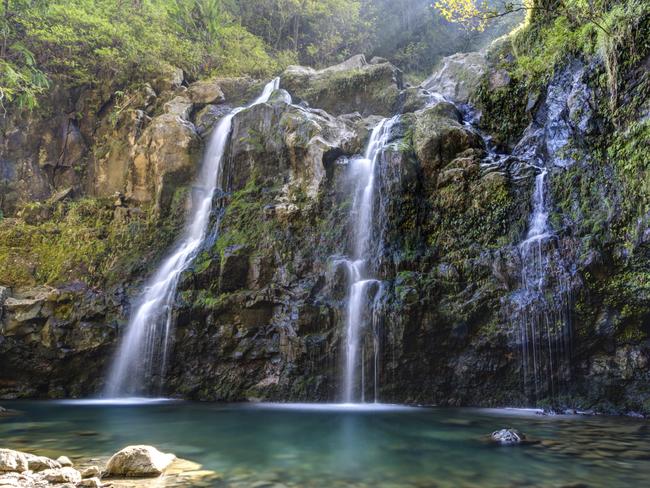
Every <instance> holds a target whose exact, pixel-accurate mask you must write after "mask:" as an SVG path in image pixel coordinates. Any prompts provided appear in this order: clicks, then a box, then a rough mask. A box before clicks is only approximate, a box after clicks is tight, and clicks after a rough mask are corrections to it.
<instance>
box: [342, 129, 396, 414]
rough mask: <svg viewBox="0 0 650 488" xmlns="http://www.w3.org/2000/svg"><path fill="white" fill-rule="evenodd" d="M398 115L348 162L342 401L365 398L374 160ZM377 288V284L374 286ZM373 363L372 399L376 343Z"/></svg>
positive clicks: (377, 130)
mask: <svg viewBox="0 0 650 488" xmlns="http://www.w3.org/2000/svg"><path fill="white" fill-rule="evenodd" d="M398 119H399V116H395V117H392V118H386V119H382V120H381V122H379V123H378V124H377V125H376V126H375V127H374V129H373V130H372V133H371V135H370V139H369V141H368V145H367V146H366V151H365V154H364V156H363V158H355V159H352V160H351V161H350V175H349V177H350V178H351V180H352V181H353V192H354V196H353V201H352V209H351V214H350V215H351V223H352V225H353V229H352V232H353V248H352V259H350V260H347V261H346V263H347V266H348V270H349V275H350V288H349V291H348V306H347V311H346V314H347V315H346V329H345V333H346V336H345V364H344V369H343V391H342V398H343V401H344V402H345V403H354V402H358V401H362V402H363V401H365V393H364V390H365V388H364V386H365V385H364V382H365V370H364V367H363V359H362V358H361V353H362V344H361V335H362V333H363V331H364V330H365V328H366V327H367V325H368V322H369V320H368V319H369V316H372V312H371V310H370V309H371V306H372V305H371V303H372V300H371V298H370V294H371V287H372V286H373V285H379V281H378V280H377V279H375V278H373V270H372V269H371V253H372V240H373V222H374V212H373V210H374V196H375V173H376V169H377V163H378V161H379V160H380V158H381V155H382V154H383V151H384V149H385V147H386V146H387V144H388V141H389V139H390V133H391V129H392V127H393V125H395V123H396V122H397V120H398ZM377 288H379V286H377ZM376 342H377V341H376V340H375V341H373V343H374V345H373V347H375V355H374V357H375V362H374V372H373V375H374V380H373V389H374V401H377V360H376V358H377V347H378V346H377V344H376Z"/></svg>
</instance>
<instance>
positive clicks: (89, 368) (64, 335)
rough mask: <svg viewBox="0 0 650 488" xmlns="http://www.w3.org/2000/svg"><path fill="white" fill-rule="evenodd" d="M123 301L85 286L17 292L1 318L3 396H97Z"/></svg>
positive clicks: (7, 303)
mask: <svg viewBox="0 0 650 488" xmlns="http://www.w3.org/2000/svg"><path fill="white" fill-rule="evenodd" d="M118 297H119V295H113V296H111V295H108V294H106V295H104V294H101V293H98V292H96V291H92V290H90V289H89V288H88V287H86V286H85V285H83V284H81V283H77V284H73V285H69V286H67V287H62V288H49V287H41V288H35V289H26V290H19V291H16V292H12V294H11V295H9V296H8V297H7V298H6V299H5V301H4V306H3V307H2V308H3V314H2V317H1V318H0V365H1V366H2V369H1V371H2V372H1V373H0V378H1V379H2V387H1V388H0V395H2V396H3V397H4V398H22V397H42V396H49V397H53V398H60V397H62V396H71V395H75V396H79V395H85V394H87V393H88V392H90V391H93V390H96V389H97V385H98V384H99V383H100V382H101V381H102V378H101V375H100V371H102V370H103V369H104V367H105V362H106V360H107V359H108V356H109V352H110V349H111V345H112V342H113V341H114V339H115V336H116V332H115V328H116V320H117V318H118V317H119V316H120V315H121V313H122V312H121V306H122V304H121V303H120V299H119V298H118ZM84 383H85V384H84Z"/></svg>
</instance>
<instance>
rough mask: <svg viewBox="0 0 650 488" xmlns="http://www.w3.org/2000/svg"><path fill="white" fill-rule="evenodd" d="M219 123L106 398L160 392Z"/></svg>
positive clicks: (225, 134)
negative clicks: (183, 220) (195, 193)
mask: <svg viewBox="0 0 650 488" xmlns="http://www.w3.org/2000/svg"><path fill="white" fill-rule="evenodd" d="M279 83H280V79H279V78H276V79H274V80H272V81H271V82H269V83H268V84H267V85H266V86H265V87H264V90H263V91H262V93H261V95H260V96H259V97H258V98H257V99H256V100H255V101H254V102H253V103H251V104H250V105H248V106H249V107H250V106H253V105H257V104H259V103H264V102H266V101H268V99H269V97H270V96H271V94H272V93H273V91H274V90H276V89H277V88H278V86H279ZM245 108H247V107H239V108H236V109H234V110H232V111H231V112H230V113H229V114H228V115H226V116H225V117H223V118H222V119H221V120H220V121H219V123H218V124H217V126H216V127H215V129H214V130H213V132H212V134H211V136H210V140H209V142H208V146H207V149H206V152H205V155H204V157H203V163H202V166H201V169H200V172H199V175H198V178H197V183H196V186H197V187H198V188H199V189H200V190H199V191H200V194H199V197H198V198H197V200H198V201H197V202H196V203H195V204H194V205H193V208H192V211H191V214H190V215H189V219H188V221H187V224H186V226H185V230H184V231H183V234H182V236H181V238H180V240H179V241H178V243H177V245H176V247H175V248H174V251H173V252H172V253H171V254H170V255H169V257H167V258H166V259H165V260H164V261H163V262H162V264H161V265H160V267H159V268H158V270H157V271H156V272H155V273H154V275H153V276H152V277H151V278H150V279H149V281H148V283H147V285H146V286H145V288H144V293H143V295H142V297H141V300H140V303H139V305H138V307H137V309H136V311H135V313H134V314H133V315H132V316H131V320H130V321H129V325H128V327H127V331H126V335H125V336H124V337H123V338H122V340H121V342H120V345H119V347H118V350H117V353H116V355H115V358H114V360H113V364H112V366H111V369H110V372H109V377H108V381H107V385H106V389H105V395H106V396H108V397H122V396H128V395H134V394H145V393H147V392H148V391H149V389H150V388H151V387H152V386H155V385H156V384H157V386H158V388H160V387H161V386H162V381H163V378H164V376H165V369H166V367H167V360H168V358H167V355H168V350H169V342H170V335H171V331H172V325H173V324H172V309H173V303H174V298H175V296H176V288H177V285H178V280H179V277H180V275H181V273H182V272H183V271H184V270H185V269H186V268H187V267H188V266H189V265H190V263H191V262H192V261H193V259H194V258H195V257H196V255H197V254H198V252H199V251H200V249H201V247H202V246H203V243H204V240H205V238H206V233H207V230H208V224H209V222H210V216H211V214H212V200H213V197H214V195H215V192H216V190H217V189H218V188H219V185H220V183H221V176H222V169H223V164H222V160H223V155H224V152H225V150H226V146H227V145H228V140H229V137H230V132H231V128H232V119H233V117H234V115H235V114H237V113H238V112H240V111H242V110H244V109H245Z"/></svg>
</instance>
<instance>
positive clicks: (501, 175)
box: [0, 56, 650, 412]
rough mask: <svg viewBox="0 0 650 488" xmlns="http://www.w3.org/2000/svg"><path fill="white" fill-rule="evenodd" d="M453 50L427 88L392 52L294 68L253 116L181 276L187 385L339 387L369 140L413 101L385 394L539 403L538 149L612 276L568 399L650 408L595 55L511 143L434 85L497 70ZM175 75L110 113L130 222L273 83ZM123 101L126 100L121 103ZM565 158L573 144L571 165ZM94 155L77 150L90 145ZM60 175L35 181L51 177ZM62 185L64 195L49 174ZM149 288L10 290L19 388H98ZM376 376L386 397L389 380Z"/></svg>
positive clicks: (98, 172) (2, 336) (8, 313)
mask: <svg viewBox="0 0 650 488" xmlns="http://www.w3.org/2000/svg"><path fill="white" fill-rule="evenodd" d="M474 61H476V63H475V62H474ZM446 63H447V65H448V68H447V70H445V69H443V70H442V71H441V72H440V73H438V74H437V75H436V76H435V77H434V78H435V79H433V80H429V82H428V88H427V93H425V92H424V88H422V87H420V88H413V89H407V90H405V91H403V92H402V93H401V94H400V93H399V88H400V82H399V73H398V72H396V71H395V69H394V68H393V67H392V66H390V65H389V64H388V63H386V62H384V61H382V60H376V62H374V63H373V62H371V63H367V62H366V61H365V59H363V58H362V57H355V58H352V59H351V60H348V61H347V62H345V63H343V64H342V65H339V66H335V67H332V68H330V69H327V70H320V71H314V70H309V69H305V68H290V69H289V70H288V71H287V73H285V75H283V79H282V86H283V88H284V89H286V91H284V90H278V91H276V92H275V93H274V94H273V95H272V96H271V97H270V99H269V102H268V103H265V104H260V105H256V106H255V107H252V108H250V109H246V110H243V111H241V112H239V113H237V114H236V115H235V116H234V118H233V126H232V134H231V139H230V143H229V147H228V149H227V154H226V158H225V160H224V161H225V166H224V173H223V175H222V178H223V182H222V186H223V192H220V193H219V194H218V195H217V196H216V198H215V210H218V211H215V218H214V221H213V222H212V223H211V227H210V231H211V232H210V238H209V239H208V240H207V241H206V244H205V247H204V249H202V250H201V253H200V254H199V256H197V258H196V261H195V262H194V263H193V265H192V266H191V267H190V268H189V269H188V270H186V271H185V273H184V274H183V276H182V278H181V283H180V286H179V290H180V291H179V294H178V299H177V305H176V309H175V311H174V318H175V323H176V330H175V337H174V340H175V343H174V350H173V353H172V356H171V363H170V366H169V372H168V378H167V380H166V382H165V384H166V385H167V392H166V393H167V394H174V395H181V396H185V397H189V398H194V399H201V400H258V399H265V400H282V401H289V400H295V401H297V400H309V401H318V400H322V401H336V400H339V399H340V396H339V393H338V388H339V385H340V378H341V365H342V357H341V356H342V351H343V350H344V349H343V348H344V339H343V337H344V335H345V331H344V324H345V314H346V293H347V289H348V286H349V278H350V277H349V276H348V273H347V270H346V268H345V266H342V265H341V262H342V260H341V258H342V257H343V256H349V254H350V252H351V245H352V242H351V241H352V238H351V236H352V235H353V234H352V233H353V232H354V229H353V228H352V223H351V222H350V217H349V209H350V206H351V205H352V187H351V184H350V179H349V177H348V176H349V175H348V172H349V171H350V166H351V165H350V159H351V158H354V157H358V156H359V155H360V154H362V153H363V151H364V148H365V145H366V142H367V140H368V137H369V134H370V131H371V130H372V128H373V127H374V126H375V125H376V124H377V123H378V122H379V121H380V120H381V115H387V114H392V113H393V111H394V110H395V107H402V108H403V109H404V114H403V115H402V117H401V118H400V121H399V122H398V123H396V124H395V125H394V127H393V129H392V133H391V134H390V137H389V139H390V143H391V145H390V147H389V148H388V149H387V150H386V151H385V154H384V156H383V157H382V160H381V162H380V163H379V164H378V166H377V174H376V178H377V180H376V196H375V202H374V207H375V211H376V212H375V213H376V215H378V216H379V217H378V218H377V219H376V221H375V222H374V225H375V228H376V229H375V235H376V236H378V238H377V240H376V243H375V247H376V249H373V253H374V255H375V256H376V260H375V262H373V263H371V266H372V267H373V269H374V270H375V271H376V275H377V276H378V277H379V278H380V279H381V281H382V285H381V287H378V288H377V289H373V290H372V292H373V294H372V296H373V299H374V300H375V301H376V302H377V303H376V309H375V310H376V311H377V316H378V318H377V320H376V328H375V330H366V331H364V332H363V336H364V339H363V341H364V344H365V345H366V346H367V347H365V348H364V350H363V352H362V354H361V355H362V358H363V361H364V365H365V367H366V372H368V374H370V373H369V372H370V371H373V372H374V369H373V368H374V364H378V371H377V378H378V386H379V391H378V392H376V393H377V398H378V399H379V400H380V401H387V402H390V401H393V402H421V403H436V404H445V405H482V406H503V405H527V404H530V399H529V398H527V397H526V395H525V393H524V391H523V388H522V384H521V375H522V370H521V363H520V359H519V354H520V347H521V339H520V338H519V337H518V336H517V335H516V331H515V330H514V328H513V326H512V324H511V318H510V316H509V315H508V314H507V313H504V312H505V311H507V307H506V306H505V304H506V303H507V301H508V297H509V295H510V294H511V293H513V292H514V291H516V290H517V288H518V286H519V285H520V281H521V266H520V265H521V262H520V261H521V257H520V254H519V251H518V249H517V243H519V242H521V240H522V238H523V237H524V236H525V235H526V232H527V229H528V226H529V216H530V212H531V194H532V191H533V186H534V180H535V176H536V174H537V173H538V170H536V169H535V168H531V166H530V164H529V163H530V162H531V160H532V158H535V157H540V158H545V159H549V158H550V159H549V160H553V161H555V162H557V164H555V163H553V167H554V168H553V170H552V171H553V180H552V181H553V183H552V185H551V187H550V192H551V194H552V197H553V201H554V202H557V203H556V204H555V205H554V206H553V208H552V209H551V210H550V212H551V215H552V218H553V219H554V220H553V225H554V228H555V229H556V230H557V233H558V239H557V242H554V243H553V244H552V245H553V246H556V247H557V249H559V250H560V251H558V252H561V253H563V255H565V256H566V257H571V258H572V259H573V258H575V259H574V261H572V262H573V263H574V266H575V270H576V273H581V272H584V271H585V270H587V271H588V272H589V273H590V276H593V277H596V280H597V285H594V286H593V287H592V288H591V289H590V290H589V293H585V294H584V296H583V295H582V294H578V295H579V296H577V300H579V303H580V304H581V306H580V307H579V308H578V307H577V308H576V311H575V316H574V317H572V319H574V323H575V324H576V336H575V341H576V342H575V345H576V350H575V354H576V356H575V360H574V363H573V364H574V371H573V372H572V374H573V375H574V376H573V381H572V382H571V384H570V385H569V387H570V388H569V390H568V394H569V395H575V397H576V398H580V399H582V398H586V399H588V400H585V401H586V402H587V403H589V404H590V405H592V404H609V405H615V406H614V407H612V409H613V410H616V409H626V408H627V409H634V410H635V411H643V412H646V411H648V408H650V406H648V404H647V396H646V395H645V393H644V391H645V390H644V387H643V386H642V385H644V384H645V383H647V380H648V379H649V378H648V368H649V362H650V359H649V358H650V349H649V346H648V344H647V341H646V340H645V337H646V336H647V333H648V331H647V327H645V326H639V324H642V323H646V322H647V320H646V319H647V317H648V316H649V315H648V314H649V312H648V309H647V303H644V302H643V299H642V298H639V297H645V295H646V294H645V287H644V285H643V283H645V282H644V281H643V276H644V275H643V272H645V269H646V264H647V263H645V261H646V260H645V258H644V256H645V254H647V249H646V248H647V242H648V239H645V238H643V236H644V235H645V234H647V233H648V232H646V230H645V227H647V225H646V223H647V222H646V220H647V219H646V220H644V219H639V220H638V221H637V224H635V225H636V227H635V228H634V229H631V228H627V231H626V232H628V233H629V235H634V236H635V237H634V239H635V241H634V243H631V242H625V243H621V242H619V241H615V240H614V237H613V234H614V232H611V233H610V232H609V231H607V230H604V229H602V227H605V228H612V229H613V228H617V229H618V227H613V226H614V225H622V224H621V222H620V221H617V219H618V218H619V216H620V215H621V214H622V213H621V210H620V202H621V197H620V195H618V194H617V193H616V191H615V189H613V188H612V187H615V186H616V185H612V181H616V180H615V179H614V177H615V173H614V172H612V171H611V170H610V169H608V168H609V167H608V165H607V164H600V162H599V161H598V160H597V159H596V158H592V159H590V158H578V159H576V158H575V157H574V156H576V155H583V154H591V155H592V156H593V155H595V154H596V151H595V150H592V149H593V148H594V147H596V145H595V143H594V140H593V138H597V137H598V134H599V132H598V128H599V126H600V122H599V121H598V117H596V116H595V111H594V110H595V109H594V107H593V101H594V99H595V98H597V95H598V93H597V92H596V91H593V90H594V86H593V78H594V76H593V73H591V74H590V72H591V70H592V68H593V67H591V66H589V65H586V64H585V63H582V62H576V63H569V64H568V65H567V66H566V69H565V71H558V73H557V74H556V77H555V78H554V79H553V80H552V82H551V84H550V86H549V87H548V90H546V91H544V92H540V93H538V94H536V95H535V96H534V97H532V98H531V100H530V105H531V107H530V117H531V120H532V121H533V122H532V124H531V125H530V127H529V130H528V131H526V137H525V138H524V140H523V142H522V143H521V145H520V146H519V148H518V150H517V151H516V152H515V154H514V155H512V156H507V155H496V154H493V153H490V151H489V147H487V146H486V144H485V141H484V140H483V138H482V137H481V136H480V135H479V134H478V133H477V132H476V130H475V129H474V128H472V127H471V126H469V125H468V124H466V123H465V121H464V120H463V115H462V114H461V111H460V110H459V108H458V107H457V106H455V105H454V104H452V103H450V102H449V101H446V100H444V99H443V98H442V97H440V96H434V94H433V92H434V91H440V92H442V93H443V94H445V96H447V97H449V98H452V99H456V100H466V99H467V98H469V97H470V95H471V92H472V90H473V88H472V87H473V86H474V81H472V80H473V79H471V78H467V79H463V80H461V81H463V83H462V84H461V83H460V82H457V81H454V80H457V78H454V77H453V76H452V75H451V74H450V73H451V70H452V65H454V63H456V65H458V66H455V68H454V69H458V70H462V69H467V70H468V71H469V72H471V73H472V75H477V74H478V73H479V72H481V70H482V69H483V68H481V66H482V65H481V62H480V61H479V60H473V58H472V57H471V56H465V57H464V58H460V57H459V58H456V59H452V60H449V61H446ZM475 65H476V66H475ZM444 66H445V64H444V63H443V67H444ZM167 74H168V75H169V76H167V77H166V78H165V80H158V82H154V81H152V82H151V85H150V86H149V88H146V87H145V88H143V89H142V90H141V91H139V92H138V93H137V94H134V96H135V99H134V100H136V101H134V102H133V104H134V105H133V108H134V110H133V111H130V109H124V111H122V112H120V114H121V115H119V116H118V118H117V122H116V125H115V126H114V127H113V125H112V124H110V125H109V124H108V121H107V120H106V118H102V117H99V116H98V120H96V122H97V123H98V124H99V127H100V129H98V131H99V132H98V133H95V137H96V138H97V137H100V136H102V137H106V138H109V139H110V140H111V141H112V142H111V143H110V144H108V145H107V146H105V148H106V149H108V152H106V153H105V154H104V153H102V154H100V153H97V154H95V155H94V157H95V158H96V159H95V160H94V168H95V170H94V175H95V176H94V177H95V179H94V180H93V182H92V183H94V184H95V185H96V188H95V191H96V192H98V193H99V194H102V193H103V192H105V191H108V189H111V190H114V189H124V190H125V192H126V193H127V196H126V197H122V196H120V197H118V200H119V205H117V206H116V208H115V218H116V219H121V218H123V217H124V216H125V215H127V214H128V213H129V212H137V211H138V210H139V209H138V208H137V206H136V205H137V202H145V203H140V204H142V205H144V204H146V202H149V203H152V204H155V205H157V206H158V208H159V209H160V210H161V212H160V214H161V219H162V221H161V222H162V223H164V222H165V219H166V216H165V209H166V208H168V206H169V200H170V195H171V194H172V193H173V192H174V190H175V189H176V188H178V186H179V185H185V184H187V183H188V182H190V181H191V179H192V177H193V175H194V171H195V168H196V165H197V163H198V159H199V157H200V153H201V150H202V148H203V144H204V143H205V139H206V138H207V137H209V134H210V130H211V128H213V127H214V124H215V123H217V122H218V120H219V119H220V118H221V117H223V116H224V115H225V114H226V113H228V112H229V110H230V107H231V106H240V105H242V104H244V103H245V102H246V101H250V100H251V99H253V98H254V97H255V96H256V95H257V94H258V92H259V89H260V88H261V86H260V84H259V83H257V82H255V81H253V80H248V79H231V80H226V79H217V80H210V81H208V82H205V83H204V82H200V83H199V84H193V85H191V86H190V87H189V88H185V87H184V86H182V85H183V80H182V77H181V78H180V82H179V79H178V73H175V74H174V73H173V72H170V73H167ZM181 74H182V73H181ZM487 82H491V83H493V84H494V85H495V87H496V88H495V90H500V91H503V92H508V91H509V90H511V89H513V88H512V81H511V80H510V81H508V80H507V77H506V76H505V73H496V74H495V73H490V74H489V76H488V77H487ZM497 85H498V87H497ZM88 96H89V95H88ZM288 96H291V97H293V102H291V100H290V99H289V98H288ZM513 96H514V95H513ZM97 97H99V98H100V99H102V100H104V101H106V100H109V99H111V97H110V95H109V96H108V97H106V96H104V97H100V96H99V94H97ZM224 98H225V102H224V101H223V99H224ZM302 102H308V104H309V106H310V107H312V108H309V107H307V105H306V104H305V103H302ZM84 103H88V104H90V101H89V100H86V101H85V102H84ZM121 103H123V102H119V101H118V100H113V101H111V102H110V103H109V104H108V107H110V110H113V109H117V110H119V107H121V106H122V105H121ZM166 104H167V105H166ZM423 104H424V105H428V106H426V107H424V106H423ZM136 107H137V109H136ZM324 109H325V110H324ZM107 110H108V109H107ZM127 113H128V114H129V115H128V116H127ZM341 114H343V115H341ZM79 132H80V133H81V135H82V136H83V137H84V140H86V141H91V140H93V139H92V138H89V137H88V135H89V134H92V133H93V132H92V131H91V130H90V129H89V128H88V127H87V126H84V125H83V124H80V125H79ZM122 135H125V137H124V138H122V137H121V136H122ZM13 137H18V135H17V134H14V136H13ZM75 137H76V135H75V136H73V138H72V139H73V140H75ZM94 140H95V141H96V140H97V139H94ZM116 141H121V142H119V143H118V142H116ZM14 142H15V141H14ZM75 144H76V143H75ZM86 144H87V147H92V144H91V143H90V142H86ZM74 147H76V148H77V149H78V148H81V147H82V146H80V145H76V146H74ZM567 150H568V151H569V152H570V153H571V154H572V156H571V157H566V158H565V155H566V151H567ZM78 152H79V151H76V152H75V151H72V149H71V151H70V155H71V156H70V157H73V158H76V157H77V156H74V154H77V153H78ZM0 161H2V162H0V164H6V163H5V162H4V160H2V159H0ZM30 161H31V160H30ZM34 161H35V160H34ZM78 161H80V160H78ZM32 163H33V161H32V162H31V163H30V164H32ZM34 164H35V163H34ZM12 168H14V167H13V166H12ZM14 169H15V168H14ZM12 170H13V169H12ZM3 171H5V170H4V169H3ZM21 171H22V170H21ZM39 175H40V176H39ZM43 175H45V173H44V172H40V173H39V172H37V173H36V175H35V176H34V177H33V178H34V179H33V180H30V181H32V183H33V184H34V191H36V190H38V188H39V185H38V178H40V177H41V176H43ZM12 178H13V176H12ZM12 181H15V180H13V179H12ZM61 181H63V180H61ZM12 184H13V183H12ZM91 186H92V185H91ZM65 188H68V186H66V187H65ZM65 188H64V189H65ZM73 188H74V189H75V191H77V187H76V186H73ZM127 190H128V191H127ZM39 191H40V190H39ZM43 194H44V195H46V196H48V197H49V195H50V194H51V190H50V188H49V187H48V190H47V191H44V192H43ZM112 194H113V193H110V195H112ZM75 195H76V193H73V194H72V195H70V196H69V197H66V198H74V197H75ZM43 198H45V196H44V197H43ZM5 201H8V200H5ZM125 202H127V203H125ZM126 205H133V207H128V208H127V207H126ZM39 212H40V210H39V209H37V208H36V209H34V210H33V213H32V214H29V212H26V213H25V214H24V217H23V218H25V219H26V220H27V219H29V220H30V221H32V222H34V224H36V223H38V222H42V221H45V222H47V219H49V218H50V217H49V215H47V214H45V215H41V214H40V213H39ZM217 220H218V221H219V225H218V226H217V225H216V221H217ZM617 222H618V224H617ZM603 223H606V224H607V225H604V224H603ZM594 236H597V237H598V239H594V238H593V237H594ZM644 239H645V240H644ZM596 241H599V242H601V243H602V245H601V244H598V243H597V242H596ZM624 244H625V245H624ZM630 249H632V250H630ZM152 266H153V264H152ZM149 272H151V270H149ZM136 286H137V285H135V286H133V287H132V288H131V289H130V293H131V295H132V296H131V299H129V298H128V297H127V296H126V293H125V290H103V291H99V290H94V289H91V288H89V287H87V286H80V285H79V286H78V285H74V286H72V287H68V286H63V285H61V286H59V287H57V288H40V287H39V288H33V289H31V290H8V289H3V288H2V287H0V331H1V332H0V380H1V381H0V395H1V396H3V397H10V398H13V397H24V396H27V397H30V396H31V397H33V396H41V397H59V396H82V395H89V394H91V393H95V392H97V391H98V390H99V389H100V387H101V382H102V378H103V374H104V372H105V370H106V361H107V360H108V359H109V358H110V355H111V353H112V350H113V347H114V341H115V337H116V330H117V329H118V327H119V326H123V325H124V323H125V321H126V319H127V318H128V313H129V302H131V301H132V300H133V297H135V296H137V290H136ZM619 294H622V295H621V296H622V297H623V298H620V299H619V298H617V297H618V296H619ZM644 327H645V328H644ZM375 344H376V345H377V346H375ZM375 351H376V352H377V355H376V356H375V354H374V353H375ZM375 361H376V363H375ZM644 382H645V383H644ZM370 383H371V382H368V384H367V385H366V387H367V391H366V398H372V397H373V394H374V393H375V392H374V391H371V386H370ZM599 402H600V403H599ZM644 409H645V410H644Z"/></svg>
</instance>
